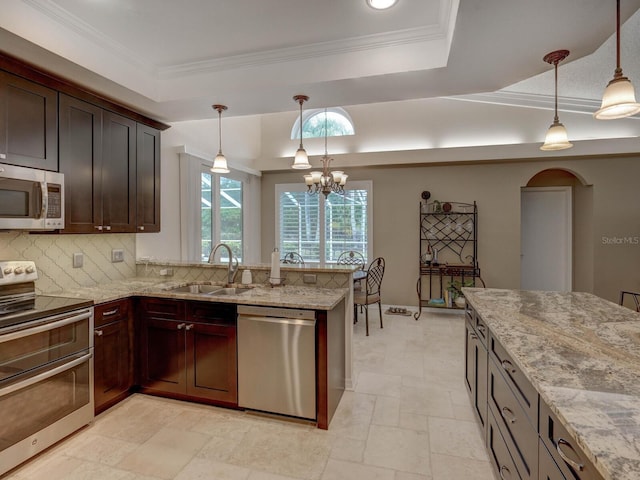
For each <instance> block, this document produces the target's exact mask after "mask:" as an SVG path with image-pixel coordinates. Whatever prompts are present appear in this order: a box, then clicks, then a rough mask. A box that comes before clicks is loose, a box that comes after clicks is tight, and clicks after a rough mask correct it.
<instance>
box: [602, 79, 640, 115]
mask: <svg viewBox="0 0 640 480" xmlns="http://www.w3.org/2000/svg"><path fill="white" fill-rule="evenodd" d="M638 112H640V103H637V102H636V94H635V91H634V88H633V85H632V84H631V81H630V80H629V79H628V78H627V77H620V78H614V79H613V80H611V81H610V82H609V84H608V85H607V88H606V89H605V90H604V95H603V96H602V105H601V106H600V110H598V111H597V112H596V113H594V114H593V116H594V117H595V118H597V119H598V120H614V119H616V118H625V117H629V116H631V115H635V114H636V113H638Z"/></svg>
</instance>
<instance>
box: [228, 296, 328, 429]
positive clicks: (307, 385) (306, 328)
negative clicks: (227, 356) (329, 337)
mask: <svg viewBox="0 0 640 480" xmlns="http://www.w3.org/2000/svg"><path fill="white" fill-rule="evenodd" d="M315 325H316V321H315V312H314V311H312V310H297V309H289V308H272V307H254V306H246V305H239V306H238V405H239V406H241V407H244V408H249V409H253V410H261V411H265V412H270V413H279V414H284V415H291V416H294V417H302V418H307V419H314V420H315V419H316V360H315V359H316V351H315V339H316V331H315V330H316V329H315Z"/></svg>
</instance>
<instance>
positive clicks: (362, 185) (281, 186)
mask: <svg viewBox="0 0 640 480" xmlns="http://www.w3.org/2000/svg"><path fill="white" fill-rule="evenodd" d="M346 190H367V260H368V261H369V262H370V261H371V260H373V180H356V181H353V182H349V183H347V186H346ZM306 191H307V187H306V185H305V184H304V183H278V184H276V186H275V196H276V198H275V206H276V208H275V214H276V219H275V221H276V228H275V239H274V240H275V245H280V195H281V194H282V193H284V192H306ZM318 195H320V197H321V198H322V199H321V200H320V205H321V208H319V215H320V218H319V221H320V225H324V224H325V222H324V220H325V218H324V216H325V214H324V210H325V209H324V201H325V200H324V196H323V195H322V194H318ZM324 244H325V236H324V235H322V236H321V237H320V251H321V252H324V246H325V245H324ZM281 253H284V252H281ZM324 264H325V262H324V261H322V262H321V263H320V266H324Z"/></svg>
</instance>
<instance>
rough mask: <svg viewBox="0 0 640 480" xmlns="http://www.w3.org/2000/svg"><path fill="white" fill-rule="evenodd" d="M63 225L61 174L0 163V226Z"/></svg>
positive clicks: (52, 227) (49, 227) (41, 227)
mask: <svg viewBox="0 0 640 480" xmlns="http://www.w3.org/2000/svg"><path fill="white" fill-rule="evenodd" d="M58 228H64V174H62V173H57V172H49V171H47V170H38V169H35V168H25V167H17V166H15V165H7V164H4V163H0V230H55V229H58Z"/></svg>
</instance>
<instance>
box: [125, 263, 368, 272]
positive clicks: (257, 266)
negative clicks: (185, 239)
mask: <svg viewBox="0 0 640 480" xmlns="http://www.w3.org/2000/svg"><path fill="white" fill-rule="evenodd" d="M136 264H137V265H149V266H164V267H198V268H220V267H221V266H222V267H226V266H227V264H226V263H225V262H222V263H208V262H185V261H182V260H149V261H147V260H137V261H136ZM360 269H362V265H337V264H334V263H331V264H326V265H323V266H320V265H319V264H316V263H304V264H294V263H281V264H280V270H285V271H300V272H305V273H345V274H348V273H352V272H354V271H356V270H360ZM239 270H240V271H242V270H271V264H270V263H250V264H249V263H242V264H240V266H239Z"/></svg>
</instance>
